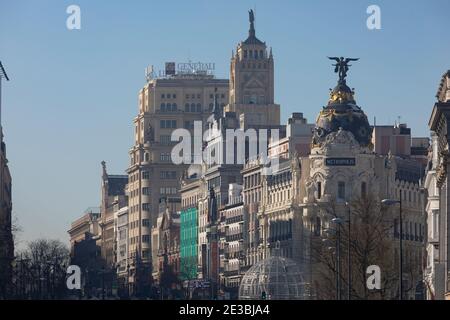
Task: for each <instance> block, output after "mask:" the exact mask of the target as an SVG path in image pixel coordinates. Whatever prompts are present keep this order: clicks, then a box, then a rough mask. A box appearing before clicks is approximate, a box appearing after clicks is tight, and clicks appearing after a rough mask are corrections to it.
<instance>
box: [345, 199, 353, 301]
mask: <svg viewBox="0 0 450 320" xmlns="http://www.w3.org/2000/svg"><path fill="white" fill-rule="evenodd" d="M345 206H346V207H347V209H348V249H347V263H348V266H347V272H348V296H347V298H348V300H351V299H352V255H351V243H352V242H351V233H350V230H351V229H350V226H351V218H352V217H351V209H350V204H349V203H348V202H345Z"/></svg>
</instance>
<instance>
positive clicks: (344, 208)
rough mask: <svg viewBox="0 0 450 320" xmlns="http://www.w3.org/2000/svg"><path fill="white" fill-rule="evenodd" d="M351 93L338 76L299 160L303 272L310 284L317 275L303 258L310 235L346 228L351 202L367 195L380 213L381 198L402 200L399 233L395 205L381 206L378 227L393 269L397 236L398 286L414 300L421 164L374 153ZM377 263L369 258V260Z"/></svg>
mask: <svg viewBox="0 0 450 320" xmlns="http://www.w3.org/2000/svg"><path fill="white" fill-rule="evenodd" d="M353 95H354V92H353V90H351V89H350V88H349V87H348V86H347V84H346V79H345V77H343V78H342V77H340V79H339V82H338V85H337V86H336V87H335V88H334V89H333V90H332V91H331V93H330V100H329V102H328V105H327V106H326V107H324V108H323V110H322V111H321V112H320V114H319V117H318V119H317V122H316V129H315V132H314V137H313V139H312V149H311V155H310V156H309V157H305V158H302V159H301V168H302V173H301V175H302V180H303V181H302V182H301V185H304V186H305V188H304V189H300V193H299V194H300V196H301V198H302V199H303V201H302V202H303V204H302V207H303V219H304V226H305V228H304V229H305V235H306V237H305V238H304V241H303V242H304V243H305V247H306V248H307V253H306V254H305V258H306V260H305V262H306V265H307V266H309V268H307V269H309V271H308V272H307V274H308V275H309V278H310V283H311V284H312V285H313V284H314V281H315V280H314V278H315V277H316V276H317V277H319V274H317V273H316V270H315V269H314V262H311V260H312V259H311V258H308V255H312V248H311V246H309V248H308V246H307V244H308V243H309V244H311V243H312V240H311V239H310V238H313V237H319V238H327V237H328V235H327V232H328V233H329V232H330V231H329V230H333V229H334V230H337V229H338V228H343V230H346V228H347V227H348V226H347V224H348V221H349V217H348V215H349V213H350V219H351V220H352V221H355V220H354V219H356V218H355V217H351V212H352V210H354V211H357V209H355V208H354V207H353V206H354V204H353V202H354V201H355V200H357V199H369V198H371V199H372V201H373V203H374V204H373V206H374V207H373V209H371V210H373V211H374V212H381V211H380V210H383V209H382V208H381V200H383V199H395V200H399V199H401V201H402V204H403V225H402V226H403V234H402V235H400V234H399V225H398V222H399V221H398V214H399V209H398V206H397V207H396V208H395V209H394V208H389V209H388V208H385V209H386V210H389V214H388V215H387V216H385V217H384V220H383V224H382V225H383V230H389V232H388V233H387V234H386V237H388V238H389V245H388V247H389V248H391V249H392V253H393V255H392V257H389V259H387V258H386V260H388V261H389V262H390V263H389V265H392V268H393V270H394V265H396V266H397V267H396V268H397V269H396V270H398V263H399V262H398V257H399V251H398V249H399V238H400V237H402V239H403V240H404V241H403V246H402V249H403V261H404V268H403V272H404V274H403V286H404V288H408V289H404V292H403V296H404V298H408V299H409V298H414V296H415V292H416V285H418V284H420V283H421V282H422V274H421V272H422V271H421V266H422V256H423V248H424V225H425V220H424V217H423V213H422V205H423V199H422V197H421V193H420V184H419V183H420V180H421V178H422V176H423V174H422V171H423V167H422V166H421V164H420V163H419V162H417V161H415V160H412V159H410V158H408V157H404V158H402V157H396V156H393V155H392V154H390V153H389V154H388V155H379V154H377V153H375V152H374V151H373V145H372V143H371V141H372V139H371V138H372V130H371V127H370V125H369V122H368V120H367V117H366V115H365V114H364V112H363V111H362V109H361V108H360V107H359V106H358V105H357V104H356V102H355V100H354V98H353ZM409 147H410V146H409ZM368 201H369V200H367V201H366V202H368ZM362 214H363V213H361V214H360V216H362ZM334 218H339V219H340V220H333V219H334ZM356 221H358V220H356ZM337 223H340V226H337ZM380 223H381V222H380ZM373 227H374V228H375V226H373ZM355 232H356V231H355ZM308 239H309V241H308ZM356 241H359V239H353V243H356ZM361 241H362V240H361ZM354 245H355V244H354ZM308 260H309V261H308ZM308 262H309V263H308ZM381 262H382V261H378V262H377V261H373V263H374V264H376V263H381ZM343 272H344V271H343ZM341 275H342V274H341ZM391 276H392V277H393V278H395V277H396V281H397V283H398V272H397V273H396V274H391ZM355 286H356V285H355ZM313 287H314V286H313ZM397 288H398V286H397V287H392V288H391V289H390V291H389V292H385V293H384V294H385V296H384V297H391V298H392V297H395V296H396V295H397V297H398V289H397ZM313 289H314V288H313Z"/></svg>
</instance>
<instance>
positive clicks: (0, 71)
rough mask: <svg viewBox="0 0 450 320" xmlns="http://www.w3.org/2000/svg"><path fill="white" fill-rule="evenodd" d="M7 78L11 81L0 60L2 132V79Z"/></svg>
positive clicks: (0, 125)
mask: <svg viewBox="0 0 450 320" xmlns="http://www.w3.org/2000/svg"><path fill="white" fill-rule="evenodd" d="M3 78H5V79H6V81H9V78H8V75H7V74H6V71H5V68H3V64H2V62H1V61H0V133H1V130H2V79H3Z"/></svg>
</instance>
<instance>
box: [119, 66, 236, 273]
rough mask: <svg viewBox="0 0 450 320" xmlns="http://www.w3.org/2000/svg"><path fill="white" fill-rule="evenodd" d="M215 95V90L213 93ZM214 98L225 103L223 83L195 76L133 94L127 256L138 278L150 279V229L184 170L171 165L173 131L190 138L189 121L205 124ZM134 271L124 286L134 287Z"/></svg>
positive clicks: (170, 78)
mask: <svg viewBox="0 0 450 320" xmlns="http://www.w3.org/2000/svg"><path fill="white" fill-rule="evenodd" d="M216 90H217V91H216ZM215 95H217V99H218V101H219V103H220V104H221V105H225V104H226V103H227V101H228V80H226V79H216V78H215V77H214V76H212V75H209V74H205V73H201V72H196V71H195V70H191V71H189V72H174V73H172V74H166V76H164V77H159V78H151V79H148V81H147V83H146V84H145V86H144V87H143V88H142V89H141V90H140V92H139V110H138V111H139V113H138V115H137V116H136V117H135V118H134V120H133V123H134V127H135V132H134V142H135V144H134V146H133V147H132V148H131V149H130V151H129V154H130V160H131V162H130V166H129V167H128V170H127V173H128V176H129V192H130V197H129V223H130V225H129V255H130V257H131V259H134V260H138V261H139V265H140V266H141V267H142V268H141V269H142V270H141V271H140V274H141V275H142V277H143V278H144V279H147V280H149V279H150V278H151V273H152V272H151V269H152V268H151V265H152V263H151V258H152V253H151V252H152V246H151V228H152V226H155V225H156V220H157V218H158V212H159V203H160V199H161V198H164V197H175V196H177V197H179V189H180V180H181V177H182V174H183V172H184V171H185V170H186V168H187V165H183V164H182V165H174V164H173V162H172V159H171V151H172V148H173V146H174V145H175V144H176V143H177V142H176V141H171V134H172V132H173V131H174V130H175V129H177V128H184V129H186V130H189V131H190V132H191V133H193V128H194V121H205V120H206V118H207V117H208V116H209V115H210V112H211V110H212V106H213V102H214V98H215ZM136 274H137V273H136V272H135V267H134V266H133V265H132V266H131V269H130V281H131V282H135V281H136V280H135V278H136V277H135V276H136Z"/></svg>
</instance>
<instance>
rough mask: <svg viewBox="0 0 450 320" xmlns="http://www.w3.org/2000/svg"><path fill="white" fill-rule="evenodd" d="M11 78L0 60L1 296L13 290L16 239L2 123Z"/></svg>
mask: <svg viewBox="0 0 450 320" xmlns="http://www.w3.org/2000/svg"><path fill="white" fill-rule="evenodd" d="M3 79H5V80H7V81H8V80H9V78H8V76H7V74H6V72H5V69H4V68H3V65H2V64H1V62H0V270H2V272H0V298H7V297H8V296H10V295H11V290H12V262H13V260H14V239H13V234H12V179H11V173H10V171H9V167H8V159H7V157H6V144H5V142H4V137H3V127H2V125H1V104H2V101H1V89H2V88H1V86H2V81H3Z"/></svg>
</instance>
